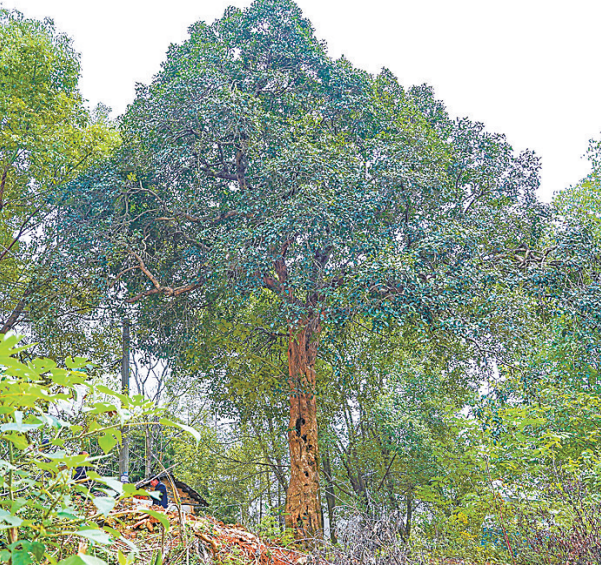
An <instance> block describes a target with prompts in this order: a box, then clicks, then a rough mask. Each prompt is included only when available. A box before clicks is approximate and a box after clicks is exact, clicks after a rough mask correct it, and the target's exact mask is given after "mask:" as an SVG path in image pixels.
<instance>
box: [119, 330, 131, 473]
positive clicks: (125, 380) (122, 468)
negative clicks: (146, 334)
mask: <svg viewBox="0 0 601 565" xmlns="http://www.w3.org/2000/svg"><path fill="white" fill-rule="evenodd" d="M129 346H130V335H129V320H127V319H124V320H123V358H122V360H121V392H122V393H123V394H129ZM126 429H127V428H122V429H121V449H120V450H119V476H120V477H121V482H122V483H127V482H129V443H128V439H127V432H126Z"/></svg>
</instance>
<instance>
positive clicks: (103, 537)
mask: <svg viewBox="0 0 601 565" xmlns="http://www.w3.org/2000/svg"><path fill="white" fill-rule="evenodd" d="M75 534H76V535H78V536H81V537H82V538H86V539H89V540H90V541H94V542H96V543H100V544H103V545H106V544H109V543H111V542H112V541H113V538H112V537H111V536H110V535H109V534H107V533H106V532H105V531H104V530H100V529H95V528H94V529H92V528H83V529H81V530H79V531H77V532H75Z"/></svg>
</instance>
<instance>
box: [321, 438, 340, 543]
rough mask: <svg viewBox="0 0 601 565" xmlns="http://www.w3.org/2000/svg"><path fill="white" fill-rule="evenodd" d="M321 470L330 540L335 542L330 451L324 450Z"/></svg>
mask: <svg viewBox="0 0 601 565" xmlns="http://www.w3.org/2000/svg"><path fill="white" fill-rule="evenodd" d="M323 471H324V475H325V477H326V502H327V505H328V521H329V523H330V541H331V542H332V543H337V540H336V514H335V510H336V497H335V495H334V483H333V482H332V465H331V463H330V453H329V451H328V450H326V452H325V456H324V459H323Z"/></svg>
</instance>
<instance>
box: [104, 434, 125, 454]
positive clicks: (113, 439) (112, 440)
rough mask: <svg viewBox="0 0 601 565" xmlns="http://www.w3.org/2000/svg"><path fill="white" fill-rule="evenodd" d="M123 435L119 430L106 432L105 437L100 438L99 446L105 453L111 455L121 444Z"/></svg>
mask: <svg viewBox="0 0 601 565" xmlns="http://www.w3.org/2000/svg"><path fill="white" fill-rule="evenodd" d="M118 437H121V433H120V432H119V431H117V430H106V431H105V432H104V435H102V436H101V437H99V438H98V445H99V446H100V448H101V449H102V451H104V452H105V453H107V454H108V453H109V452H110V451H111V450H112V449H113V448H114V447H115V446H116V445H117V443H118V442H119V439H117V438H118Z"/></svg>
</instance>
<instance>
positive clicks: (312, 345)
mask: <svg viewBox="0 0 601 565" xmlns="http://www.w3.org/2000/svg"><path fill="white" fill-rule="evenodd" d="M320 330H321V325H320V323H319V319H318V318H313V319H310V320H303V321H302V322H301V324H299V326H297V327H292V328H290V330H289V332H290V334H289V335H290V337H289V342H288V368H289V375H290V377H289V384H290V391H291V392H290V425H289V428H288V447H289V450H290V482H289V484H288V492H287V496H286V525H287V526H288V527H289V528H292V529H293V530H294V532H295V536H296V538H297V539H306V538H314V537H322V536H323V524H322V519H321V500H320V489H319V450H318V446H317V403H316V399H315V380H316V379H315V361H316V357H317V346H318V341H319V333H320Z"/></svg>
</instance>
